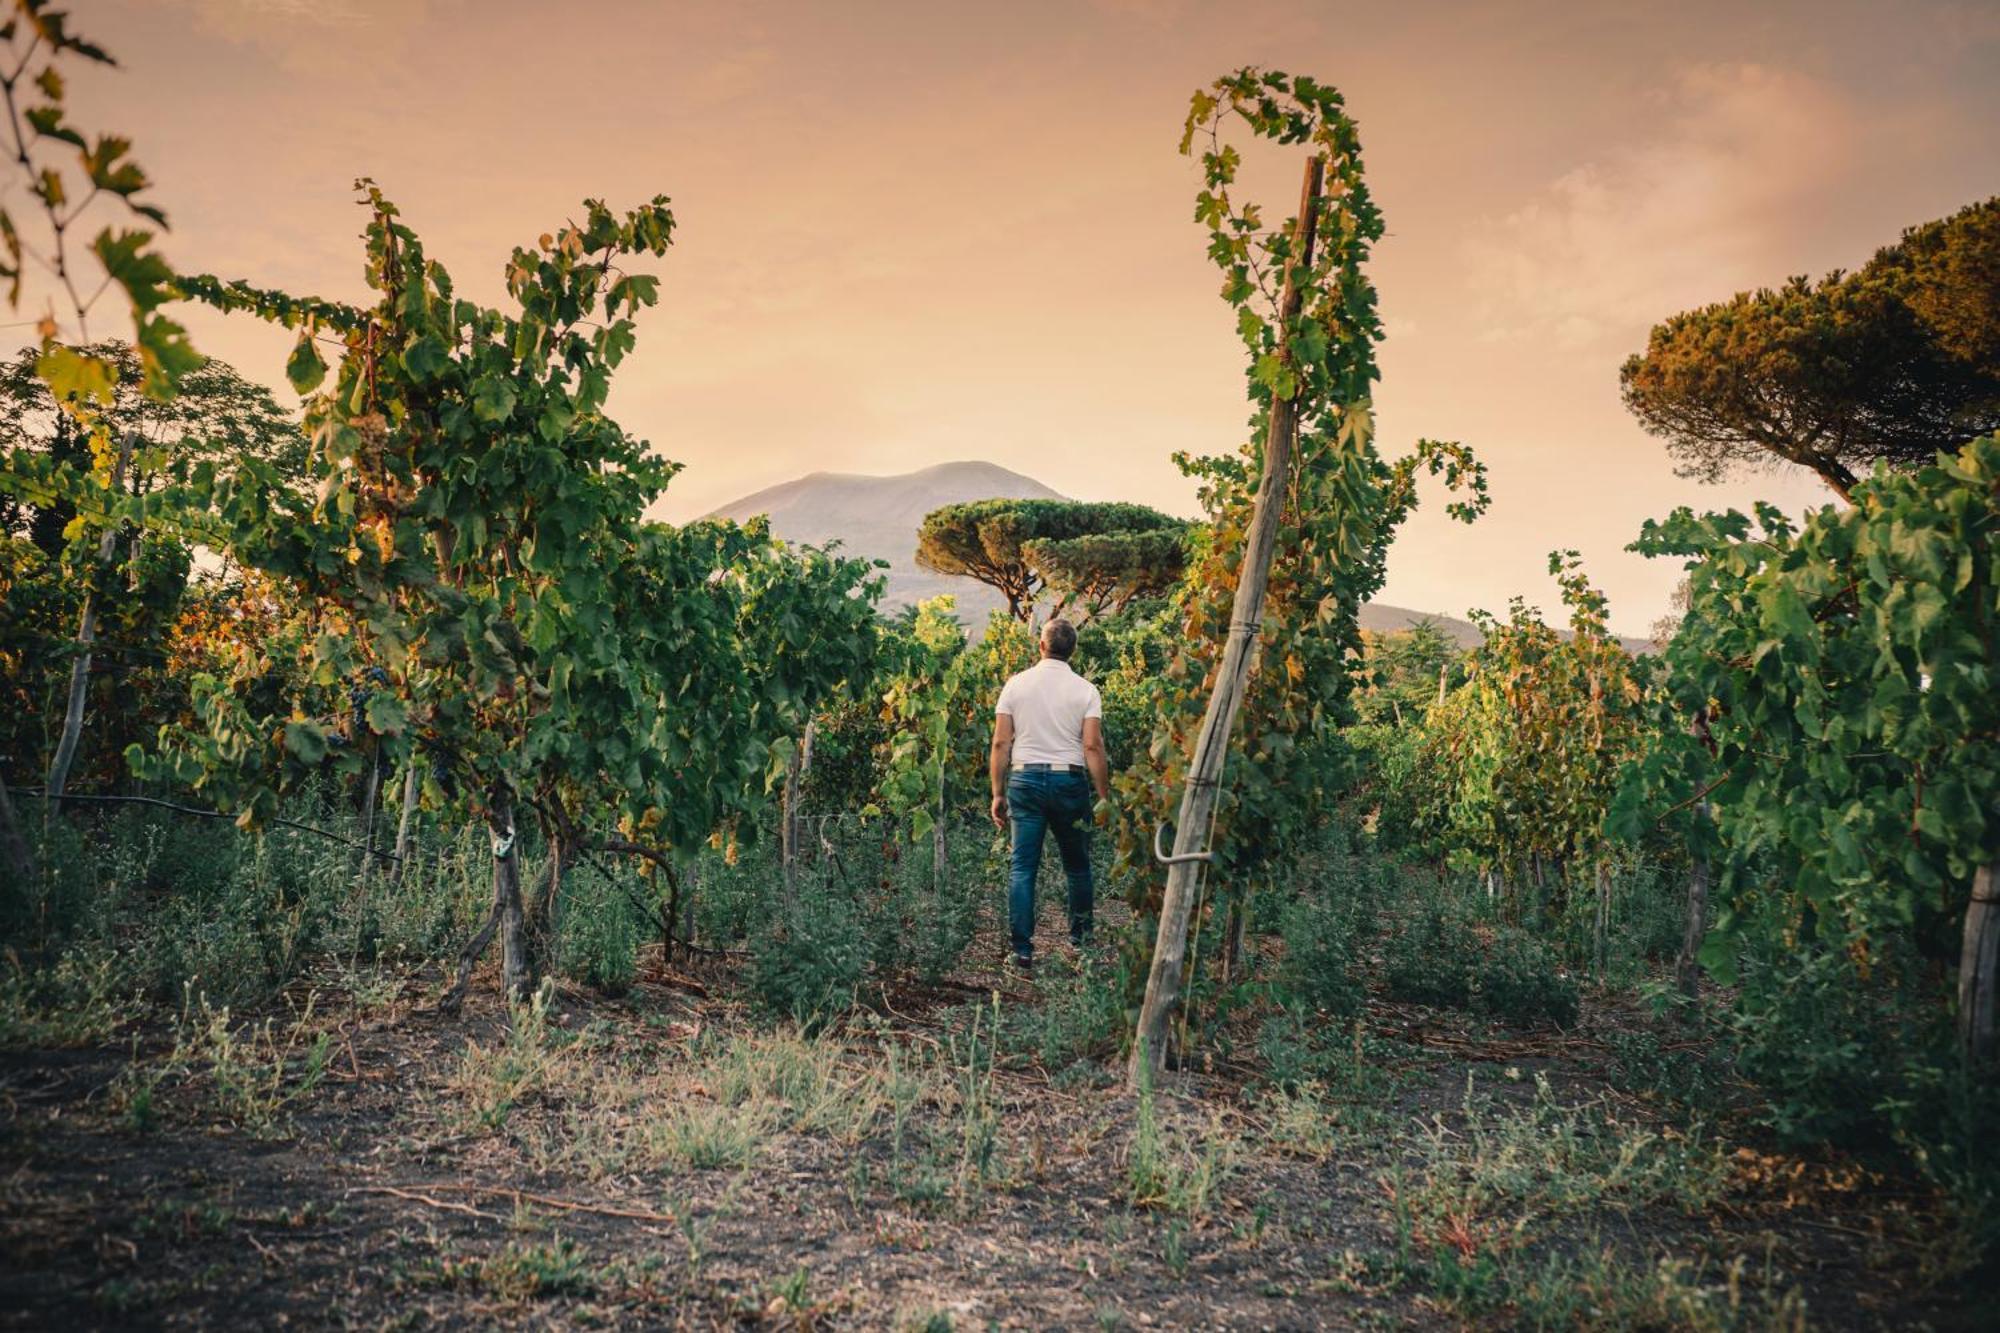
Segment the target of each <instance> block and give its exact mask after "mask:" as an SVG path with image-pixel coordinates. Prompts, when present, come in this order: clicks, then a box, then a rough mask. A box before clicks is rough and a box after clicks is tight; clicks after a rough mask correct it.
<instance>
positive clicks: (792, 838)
mask: <svg viewBox="0 0 2000 1333" xmlns="http://www.w3.org/2000/svg"><path fill="white" fill-rule="evenodd" d="M817 725H818V724H817V722H816V721H814V722H807V723H806V731H805V736H804V737H803V738H802V739H801V740H800V741H799V743H798V744H797V745H795V746H793V747H792V757H791V758H789V759H787V760H786V761H785V796H784V803H783V805H784V808H783V809H782V810H780V811H779V823H778V856H779V860H780V861H781V862H782V864H783V867H784V876H785V901H786V902H787V903H791V902H795V901H797V898H798V875H799V841H800V839H801V837H802V836H803V831H804V828H805V815H804V813H803V811H801V810H800V808H799V801H800V794H799V784H800V782H802V781H803V780H804V778H805V775H806V771H807V768H808V766H809V765H811V763H812V745H813V732H814V729H815V727H816V726H817Z"/></svg>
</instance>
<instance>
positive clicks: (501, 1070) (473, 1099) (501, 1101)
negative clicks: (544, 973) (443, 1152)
mask: <svg viewBox="0 0 2000 1333" xmlns="http://www.w3.org/2000/svg"><path fill="white" fill-rule="evenodd" d="M554 994H555V987H554V985H553V984H552V983H549V982H544V983H543V984H542V987H541V989H540V990H537V991H536V992H535V994H534V996H533V997H532V998H531V999H530V1000H529V1001H528V1002H527V1003H526V1004H510V1005H509V1015H510V1018H511V1020H512V1021H511V1022H510V1023H509V1024H508V1028H507V1032H506V1034H505V1035H504V1036H502V1037H501V1038H500V1039H499V1040H498V1041H496V1042H494V1043H493V1044H491V1045H488V1046H481V1045H478V1044H477V1043H474V1044H472V1045H468V1046H467V1047H466V1048H465V1051H464V1053H463V1054H462V1055H460V1057H459V1063H458V1069H457V1070H456V1071H455V1072H454V1074H453V1075H452V1078H451V1080H450V1083H449V1086H450V1088H451V1090H452V1091H453V1092H454V1093H455V1094H456V1095H457V1097H458V1099H459V1102H460V1107H459V1111H460V1118H461V1121H462V1124H463V1126H464V1127H465V1128H468V1129H481V1130H486V1131H489V1132H491V1131H498V1130H500V1129H503V1128H505V1126H506V1124H507V1119H508V1117H509V1116H511V1115H512V1114H513V1113H514V1108H515V1107H517V1106H519V1105H520V1104H521V1103H522V1102H523V1101H524V1100H526V1099H527V1098H529V1097H532V1096H534V1095H536V1094H537V1093H539V1092H541V1091H542V1090H543V1089H545V1088H547V1087H548V1086H549V1084H550V1082H551V1081H552V1080H553V1079H554V1078H555V1076H556V1074H557V1073H558V1071H560V1070H562V1069H563V1068H564V1067H565V1065H566V1061H565V1059H564V1055H563V1052H562V1051H561V1050H560V1049H559V1048H558V1047H557V1046H556V1044H555V1042H554V1041H553V1040H552V1037H551V1034H550V1031H549V1004H550V1002H551V1000H552V999H553V998H554Z"/></svg>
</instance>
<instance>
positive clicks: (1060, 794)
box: [1007, 769, 1095, 959]
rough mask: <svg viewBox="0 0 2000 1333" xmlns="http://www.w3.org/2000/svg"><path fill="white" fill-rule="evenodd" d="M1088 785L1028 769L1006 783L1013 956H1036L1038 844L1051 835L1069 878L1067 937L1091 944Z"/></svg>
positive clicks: (1072, 776)
mask: <svg viewBox="0 0 2000 1333" xmlns="http://www.w3.org/2000/svg"><path fill="white" fill-rule="evenodd" d="M1090 808H1091V802H1090V779H1089V778H1087V777H1085V776H1084V775H1083V774H1081V773H1069V772H1064V771H1061V770H1050V769H1027V770H1022V771H1019V772H1016V773H1015V774H1014V775H1013V776H1012V777H1010V778H1008V779H1007V815H1008V818H1009V820H1010V821H1011V822H1012V824H1013V826H1014V873H1013V878H1012V881H1011V882H1010V883H1009V885H1008V887H1007V926H1008V930H1009V932H1010V933H1011V934H1012V936H1013V939H1014V956H1015V957H1016V958H1028V959H1031V958H1033V957H1034V956H1035V872H1036V871H1037V870H1039V869H1040V868H1041V864H1042V839H1043V837H1044V835H1046V834H1050V833H1053V834H1055V838H1056V850H1057V851H1058V852H1060V853H1061V854H1062V864H1063V874H1064V875H1066V876H1068V877H1069V937H1070V938H1071V939H1072V940H1074V941H1076V942H1077V943H1078V944H1082V943H1083V942H1084V941H1085V940H1087V939H1089V938H1090V927H1091V913H1092V909H1093V907H1094V906H1095V899H1094V898H1093V896H1092V892H1091V884H1090Z"/></svg>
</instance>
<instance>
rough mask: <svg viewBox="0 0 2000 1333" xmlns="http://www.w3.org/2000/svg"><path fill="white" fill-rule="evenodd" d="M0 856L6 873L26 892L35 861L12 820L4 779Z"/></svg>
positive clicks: (0, 801)
mask: <svg viewBox="0 0 2000 1333" xmlns="http://www.w3.org/2000/svg"><path fill="white" fill-rule="evenodd" d="M0 854H4V855H5V856H6V858H7V860H6V865H7V873H8V874H10V875H12V876H13V877H14V879H15V882H16V883H17V884H19V885H20V887H21V890H22V891H23V892H26V891H27V887H28V881H29V880H30V879H31V878H33V877H34V873H35V860H34V857H33V856H31V855H30V854H29V852H28V840H27V839H26V838H24V837H22V836H21V825H20V823H19V821H17V820H16V819H15V818H14V802H13V801H11V800H9V799H8V796H7V780H6V778H4V777H0Z"/></svg>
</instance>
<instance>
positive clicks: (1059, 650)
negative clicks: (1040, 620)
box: [1042, 617, 1076, 662]
mask: <svg viewBox="0 0 2000 1333" xmlns="http://www.w3.org/2000/svg"><path fill="white" fill-rule="evenodd" d="M1042 646H1043V647H1045V648H1047V649H1048V650H1049V656H1050V657H1053V658H1055V659H1056V661H1058V662H1067V661H1069V655H1070V654H1071V653H1073V652H1075V651H1076V626H1074V625H1072V624H1070V623H1069V622H1068V621H1067V620H1063V619H1061V618H1060V617H1058V618H1057V619H1055V620H1051V621H1050V622H1049V623H1048V624H1046V625H1044V626H1042Z"/></svg>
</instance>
